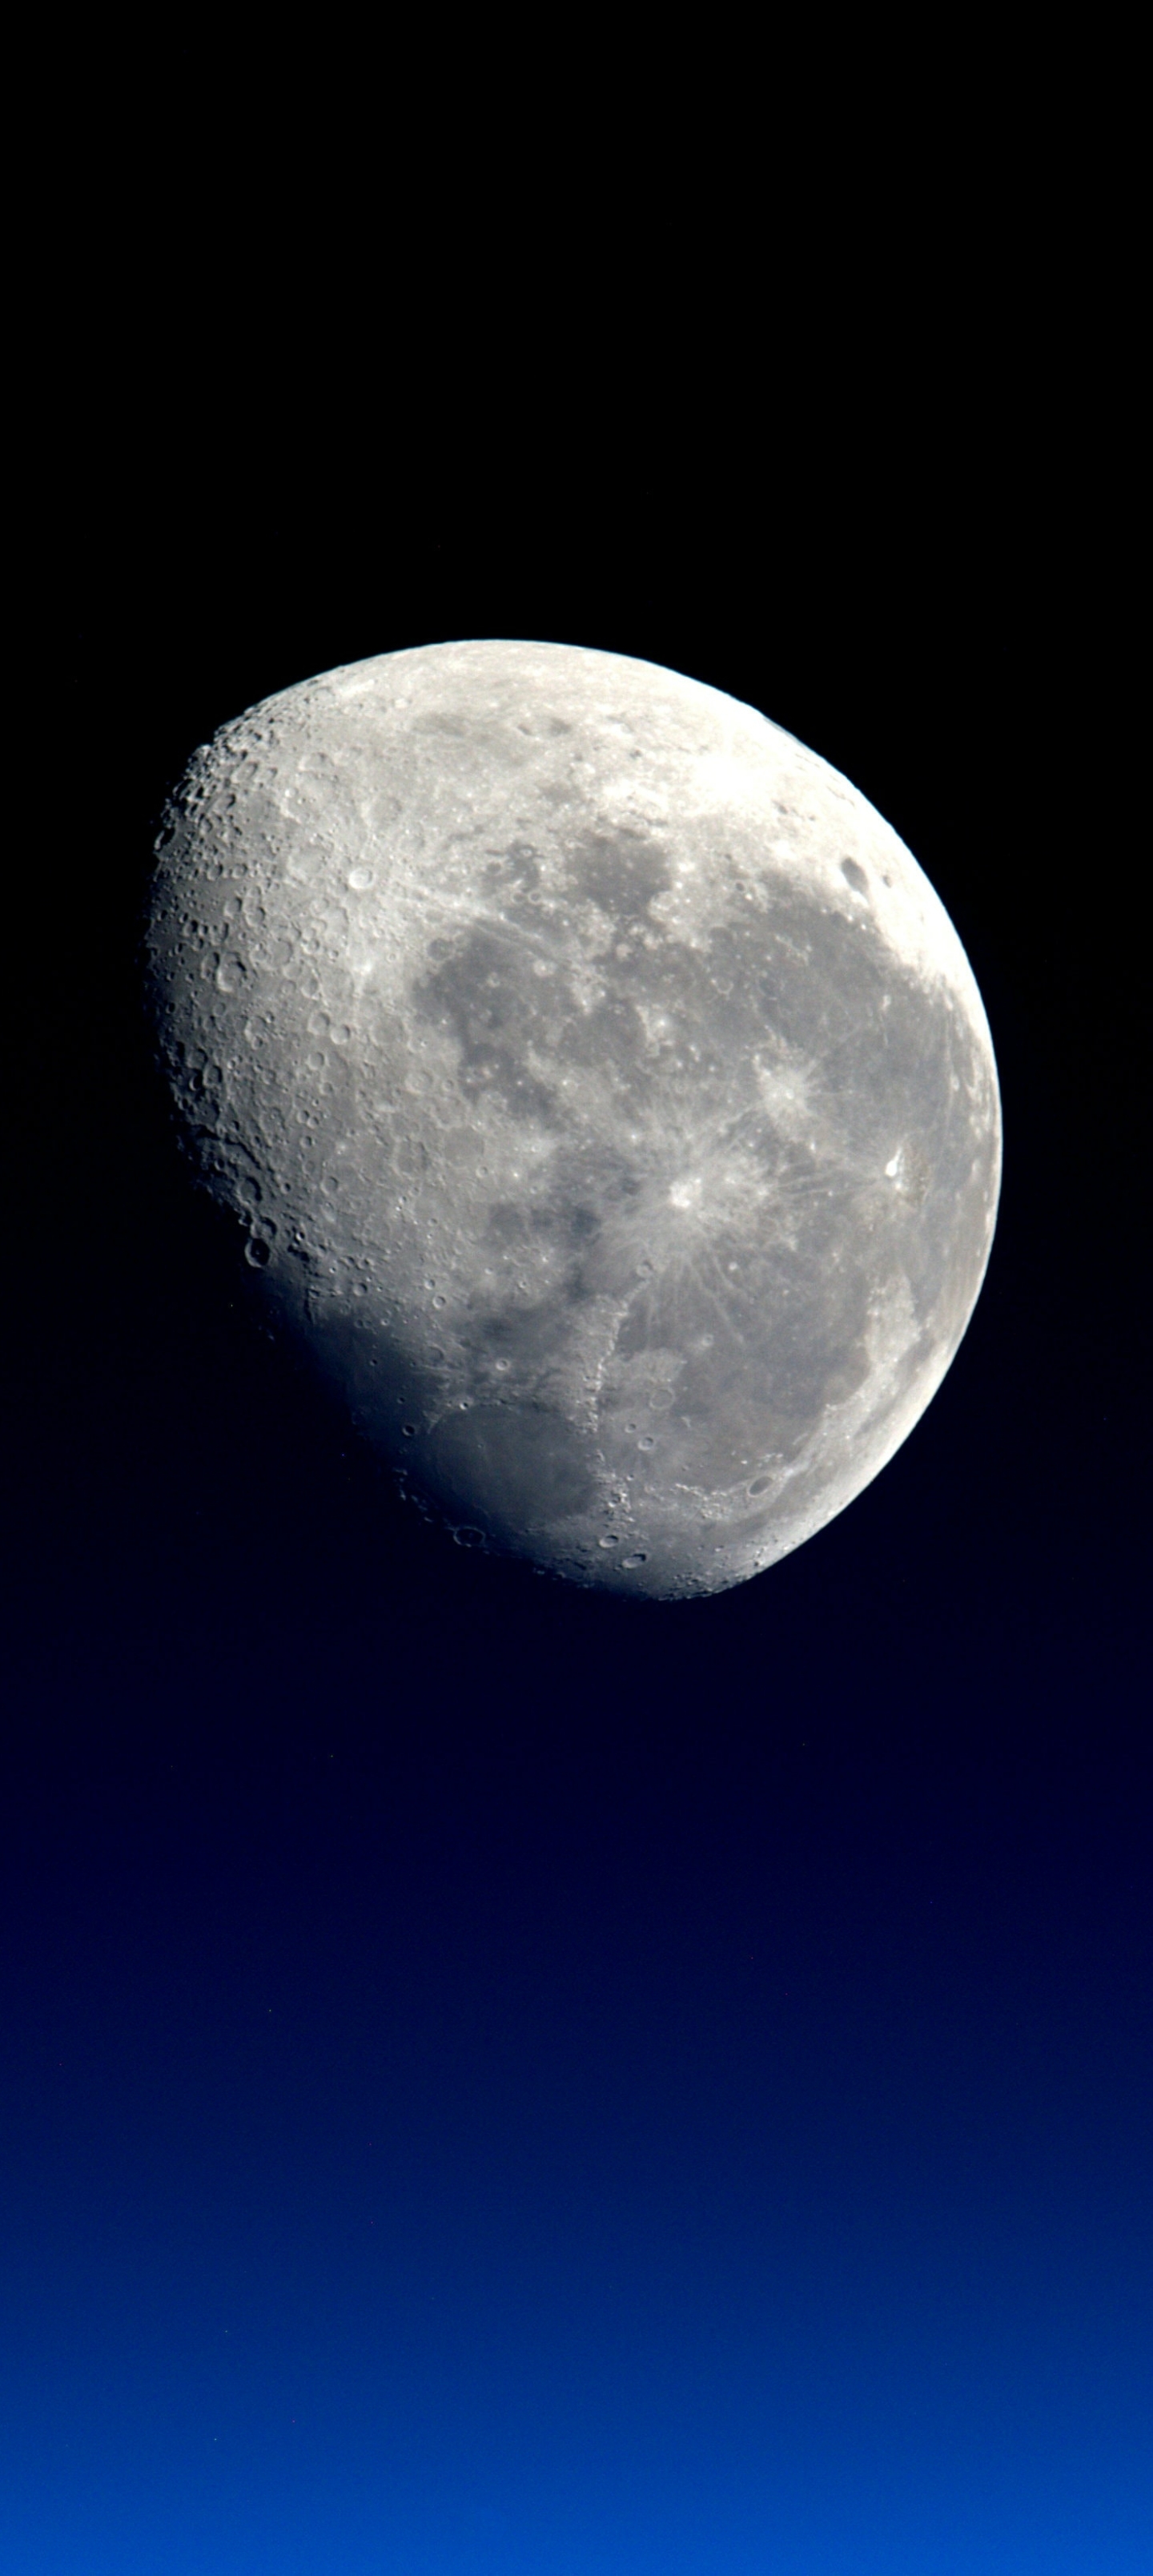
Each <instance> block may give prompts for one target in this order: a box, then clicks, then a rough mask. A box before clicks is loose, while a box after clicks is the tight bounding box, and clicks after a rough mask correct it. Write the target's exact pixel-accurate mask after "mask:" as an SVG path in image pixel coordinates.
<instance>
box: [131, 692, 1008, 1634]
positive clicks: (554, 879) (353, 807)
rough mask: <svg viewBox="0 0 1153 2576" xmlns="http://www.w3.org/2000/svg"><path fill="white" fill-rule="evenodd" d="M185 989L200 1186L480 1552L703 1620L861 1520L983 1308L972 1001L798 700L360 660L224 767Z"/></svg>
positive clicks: (413, 1482)
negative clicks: (650, 1599) (715, 1600)
mask: <svg viewBox="0 0 1153 2576" xmlns="http://www.w3.org/2000/svg"><path fill="white" fill-rule="evenodd" d="M149 978H150V990H151V994H152V999H153V1004H154V1011H155V1022H156V1027H157V1030H158V1033H159V1042H160V1048H161V1053H162V1057H163V1061H164V1065H165V1069H166V1072H167V1076H168V1080H169V1082H170V1084H171V1089H172V1093H173V1095H174V1099H175V1103H176V1107H177V1112H178V1117H179V1122H180V1125H181V1128H182V1131H183V1136H184V1139H185V1142H186V1145H187V1148H188V1149H189V1151H190V1152H191V1154H192V1156H193V1158H194V1161H195V1164H196V1167H197V1171H198V1175H199V1177H200V1179H201V1180H202V1181H203V1182H204V1184H205V1185H206V1186H207V1187H208V1188H209V1189H210V1190H211V1192H212V1193H213V1195H214V1197H215V1198H216V1199H217V1200H218V1201H219V1202H220V1203H221V1204H222V1205H223V1207H225V1208H226V1209H228V1210H229V1211H231V1213H232V1215H233V1217H234V1218H235V1220H236V1224H237V1226H238V1228H239V1229H240V1230H241V1231H240V1236H239V1241H240V1244H241V1245H242V1246H243V1249H244V1251H245V1253H246V1256H247V1259H248V1261H249V1262H250V1263H251V1264H252V1265H253V1267H254V1268H255V1269H257V1270H259V1272H260V1274H261V1284H262V1291H263V1293H264V1294H265V1295H266V1296H267V1298H268V1300H269V1303H270V1306H271V1307H272V1308H274V1309H275V1310H276V1313H277V1315H278V1316H279V1318H280V1320H281V1322H282V1323H283V1324H284V1325H285V1326H287V1327H289V1328H290V1329H291V1330H292V1331H293V1333H295V1334H296V1335H297V1336H298V1337H299V1339H300V1340H301V1341H302V1342H303V1344H304V1345H305V1346H306V1348H307V1349H308V1351H309V1352H310V1353H311V1354H312V1356H313V1358H314V1359H315V1360H316V1361H317V1362H318V1363H319V1364H320V1366H321V1368H322V1369H323V1371H324V1373H325V1375H326V1376H327V1378H328V1379H329V1380H330V1381H331V1382H332V1383H334V1385H335V1386H336V1388H337V1389H338V1390H339V1392H340V1394H341V1395H342V1397H343V1399H344V1401H345V1403H346V1405H347V1407H348V1409H349V1411H350V1412H351V1414H352V1416H353V1418H354V1420H355V1422H356V1423H357V1425H358V1426H359V1428H360V1430H361V1431H362V1432H363V1433H364V1434H365V1435H366V1437H367V1438H368V1439H369V1440H370V1441H371V1442H373V1443H374V1444H375V1445H376V1447H377V1448H378V1450H380V1451H382V1452H383V1453H384V1454H385V1456H386V1457H387V1458H388V1459H389V1460H390V1461H391V1462H392V1464H393V1466H394V1467H395V1469H396V1471H397V1474H398V1478H399V1480H400V1482H401V1485H402V1489H405V1490H407V1491H409V1492H410V1493H411V1494H412V1495H413V1497H414V1498H419V1499H420V1500H421V1501H422V1503H423V1505H424V1508H425V1509H429V1508H431V1509H432V1510H434V1511H435V1512H436V1513H437V1514H439V1515H440V1516H441V1517H442V1518H443V1520H444V1521H445V1522H446V1523H447V1525H448V1526H449V1527H450V1528H451V1529H452V1530H453V1531H454V1532H455V1534H456V1536H457V1537H458V1539H459V1540H460V1542H461V1544H462V1545H466V1546H469V1545H472V1546H487V1547H489V1548H492V1549H494V1550H499V1551H512V1552H513V1553H515V1554H517V1555H520V1556H523V1557H527V1558H530V1559H532V1560H534V1561H535V1562H536V1563H537V1564H538V1565H540V1566H543V1567H547V1568H549V1569H551V1570H552V1571H553V1572H555V1573H558V1574H561V1575H564V1576H567V1577H569V1578H571V1579H572V1580H574V1581H576V1582H579V1583H583V1584H596V1585H604V1586H608V1587H611V1588H612V1589H614V1590H616V1591H623V1592H632V1593H647V1594H650V1595H655V1596H658V1597H664V1598H670V1597H674V1598H675V1597H683V1596H687V1595H690V1594H699V1593H709V1592H715V1591H719V1590H721V1589H723V1588H724V1587H726V1586H727V1585H730V1584H735V1583H739V1582H741V1581H743V1580H744V1579H745V1578H746V1577H747V1576H749V1575H753V1574H758V1573H760V1572H761V1570H762V1569H763V1568H764V1567H766V1566H769V1565H772V1564H773V1563H774V1561H775V1560H776V1559H777V1558H778V1557H781V1556H784V1555H786V1554H787V1553H788V1551H789V1550H790V1549H792V1548H795V1547H798V1546H800V1544H801V1543H802V1541H803V1540H805V1539H807V1538H809V1537H810V1536H811V1535H812V1533H813V1532H814V1531H815V1530H818V1529H820V1528H821V1527H822V1525H823V1524H824V1523H825V1522H826V1521H828V1520H830V1519H831V1518H832V1516H833V1514H834V1513H836V1512H840V1511H842V1510H843V1509H844V1507H845V1505H846V1504H847V1503H849V1502H851V1501H852V1500H853V1497H854V1496H855V1495H857V1494H859V1493H860V1492H861V1489H862V1487H863V1486H865V1485H867V1484H868V1483H869V1482H870V1479H871V1478H872V1477H874V1476H875V1475H876V1474H877V1473H878V1471H879V1469H880V1468H882V1467H883V1466H884V1464H885V1462H886V1460H887V1459H889V1458H891V1457H892V1455H893V1452H894V1450H895V1449H896V1448H897V1447H898V1446H899V1445H900V1443H901V1441H902V1440H904V1439H905V1438H906V1437H907V1435H908V1433H909V1432H910V1431H911V1430H912V1428H913V1425H914V1423H915V1422H916V1421H917V1419H918V1417H919V1415H920V1414H921V1413H922V1412H923V1411H924V1409H925V1406H926V1405H927V1404H928V1403H929V1401H930V1398H931V1397H932V1395H933V1394H934V1392H935V1390H936V1389H937V1387H938V1386H939V1385H940V1383H941V1379H942V1378H943V1376H944V1374H945V1371H946V1369H947V1368H948V1366H949V1363H950V1361H951V1359H952V1358H953V1355H954V1352H955V1351H956V1349H957V1345H958V1343H959V1341H960V1339H961V1336H962V1334H963V1332H964V1330H965V1327H966V1324H967V1322H968V1320H969V1317H970V1315H971V1313H972V1310H973V1306H974V1303H975V1301H976V1298H977V1294H978V1291H979V1289H980V1285H981V1281H982V1278H983V1275H984V1271H985V1265H986V1262H987V1259H988V1255H989V1246H990V1242H991V1239H992V1233H993V1226H994V1221H995V1215H996V1207H997V1194H998V1187H999V1178H1000V1111H999V1101H998V1091H997V1077H996V1068H995V1065H994V1060H993V1050H992V1045H991V1041H990V1037H989V1030H988V1026H987V1023H986V1020H985V1014H984V1011H983V1009H982V1006H981V999H980V995H979V993H978V991H977V987H976V984H975V982H974V979H973V975H972V972H971V970H970V968H969V965H968V963H967V960H966V958H965V954H964V951H963V949H962V947H961V944H960V942H959V940H958V938H957V936H956V933H955V931H954V930H953V928H952V926H951V924H950V922H949V920H948V917H947V915H946V913H945V912H944V910H943V908H942V906H941V904H940V902H939V901H938V899H937V896H936V895H935V894H934V892H933V890H932V887H931V886H930V885H929V883H928V880H927V879H926V877H925V876H924V875H923V874H922V872H921V870H920V868H919V867H918V866H917V863H916V861H915V860H914V859H913V858H912V857H911V856H910V854H909V852H908V850H907V849H905V847H904V846H903V844H902V842H901V841H900V840H899V839H898V838H897V835H896V833H895V832H893V831H892V830H891V829H890V828H889V826H888V824H886V823H885V822H883V821H882V819H881V817H880V815H878V814H877V813H876V812H875V811H874V809H873V808H872V807H871V806H870V805H869V804H867V803H866V801H865V799H864V797H863V796H861V795H859V794H858V793H857V791H856V789H855V788H853V787H851V786H850V785H849V784H848V782H847V780H845V779H844V778H842V777H840V776H839V775H838V774H837V772H836V771H835V770H833V769H831V768H829V766H828V765H827V763H826V762H824V761H822V760H820V759H818V758H817V757H816V755H815V754H814V753H813V752H811V751H807V750H806V749H805V748H804V747H803V745H802V744H800V743H799V742H796V741H794V740H793V738H792V737H791V736H790V735H788V734H786V733H783V732H781V731H780V729H779V728H778V727H777V726H775V725H773V724H771V723H769V722H768V721H767V720H766V718H765V717H764V716H762V715H760V714H758V713H757V712H756V711H755V710H754V709H753V708H751V707H748V706H743V705H741V704H739V703H738V702H737V701H736V700H734V699H732V698H728V697H725V696H723V695H721V694H720V693H719V692H718V691H717V690H715V689H709V688H705V687H703V686H701V685H700V684H699V683H698V682H696V681H693V680H689V679H685V678H682V677H680V676H679V675H678V674H677V673H676V672H673V671H667V670H663V669H660V668H658V667H657V666H656V665H654V664H652V663H647V662H637V661H630V660H625V659H622V658H621V657H619V656H618V655H616V654H611V653H597V652H586V651H583V650H580V649H577V648H575V647H572V646H568V645H555V644H524V643H491V642H490V643H485V642H478V643H460V644H438V645H433V646H429V647H427V648H424V649H421V650H418V651H413V652H404V653H393V654H388V655H386V656H383V657H382V658H380V659H379V660H375V661H369V662H361V663H357V664H355V665H353V666H351V667H349V668H347V669H343V670H337V671H330V672H327V673H326V674H324V676H323V677H321V678H318V679H314V680H309V681H306V682H305V683H304V684H303V685H301V686H300V687H297V688H291V689H287V690H285V691H284V692H283V694H282V695H280V696H279V697H275V698H271V699H269V700H268V701H267V702H266V703H265V704H264V705H262V706H258V707H255V708H253V709H251V710H250V712H249V713H248V714H246V715H243V716H241V717H239V718H238V719H237V721H236V722H235V723H232V724H229V725H226V726H225V727H224V728H223V730H222V731H221V732H220V733H219V734H217V735H216V737H215V739H214V740H213V741H212V742H211V743H209V744H208V745H207V746H206V748H204V749H203V750H201V751H198V752H197V753H196V754H195V756H194V758H193V759H192V761H191V762H190V764H189V767H188V769H187V771H186V773H185V776H184V778H183V780H182V782H181V784H180V786H179V788H178V790H177V791H176V794H175V796H174V798H173V800H172V802H171V805H170V807H169V810H168V812H167V814H166V816H165V820H164V825H163V829H162V832H161V835H160V839H159V842H158V845H157V868H156V875H155V880H154V886H153V897H152V907H151V916H150V928H149Z"/></svg>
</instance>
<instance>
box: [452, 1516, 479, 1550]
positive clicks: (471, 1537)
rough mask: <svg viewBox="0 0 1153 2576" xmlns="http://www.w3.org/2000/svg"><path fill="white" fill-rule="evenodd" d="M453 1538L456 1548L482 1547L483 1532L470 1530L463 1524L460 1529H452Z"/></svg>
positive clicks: (466, 1524)
mask: <svg viewBox="0 0 1153 2576" xmlns="http://www.w3.org/2000/svg"><path fill="white" fill-rule="evenodd" d="M453 1537H454V1539H455V1540H456V1543H457V1546H458V1547H483V1546H484V1531H483V1530H478V1529H471V1528H470V1527H469V1525H468V1523H467V1522H465V1523H464V1524H463V1525H462V1527H461V1528H460V1529H454V1531H453Z"/></svg>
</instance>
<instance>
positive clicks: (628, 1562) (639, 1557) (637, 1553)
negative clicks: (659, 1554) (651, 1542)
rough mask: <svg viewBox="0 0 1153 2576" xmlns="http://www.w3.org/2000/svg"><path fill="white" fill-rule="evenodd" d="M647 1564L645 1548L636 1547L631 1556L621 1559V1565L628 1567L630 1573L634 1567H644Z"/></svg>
mask: <svg viewBox="0 0 1153 2576" xmlns="http://www.w3.org/2000/svg"><path fill="white" fill-rule="evenodd" d="M645 1562H646V1559H645V1551H644V1549H643V1547H636V1548H634V1549H633V1552H632V1555H631V1556H622V1558H621V1564H622V1565H625V1566H628V1567H629V1569H630V1571H631V1569H632V1567H633V1566H634V1565H644V1563H645Z"/></svg>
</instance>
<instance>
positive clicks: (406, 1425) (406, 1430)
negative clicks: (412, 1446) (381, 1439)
mask: <svg viewBox="0 0 1153 2576" xmlns="http://www.w3.org/2000/svg"><path fill="white" fill-rule="evenodd" d="M400 1427H401V1431H402V1432H403V1434H404V1437H405V1439H406V1440H415V1438H416V1424H415V1422H402V1423H401V1426H400Z"/></svg>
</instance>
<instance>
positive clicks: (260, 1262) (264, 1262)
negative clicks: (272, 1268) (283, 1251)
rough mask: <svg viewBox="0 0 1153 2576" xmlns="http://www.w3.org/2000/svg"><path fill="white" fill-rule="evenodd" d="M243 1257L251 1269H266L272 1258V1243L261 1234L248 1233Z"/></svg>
mask: <svg viewBox="0 0 1153 2576" xmlns="http://www.w3.org/2000/svg"><path fill="white" fill-rule="evenodd" d="M244 1258H245V1260H246V1261H247V1263H248V1265H249V1267H250V1269H252V1270H267V1268H268V1265H269V1262H270V1261H271V1259H272V1245H271V1244H270V1243H266V1242H265V1240H264V1236H263V1235H262V1234H250V1235H249V1238H248V1241H247V1243H246V1244H245V1247H244Z"/></svg>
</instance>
